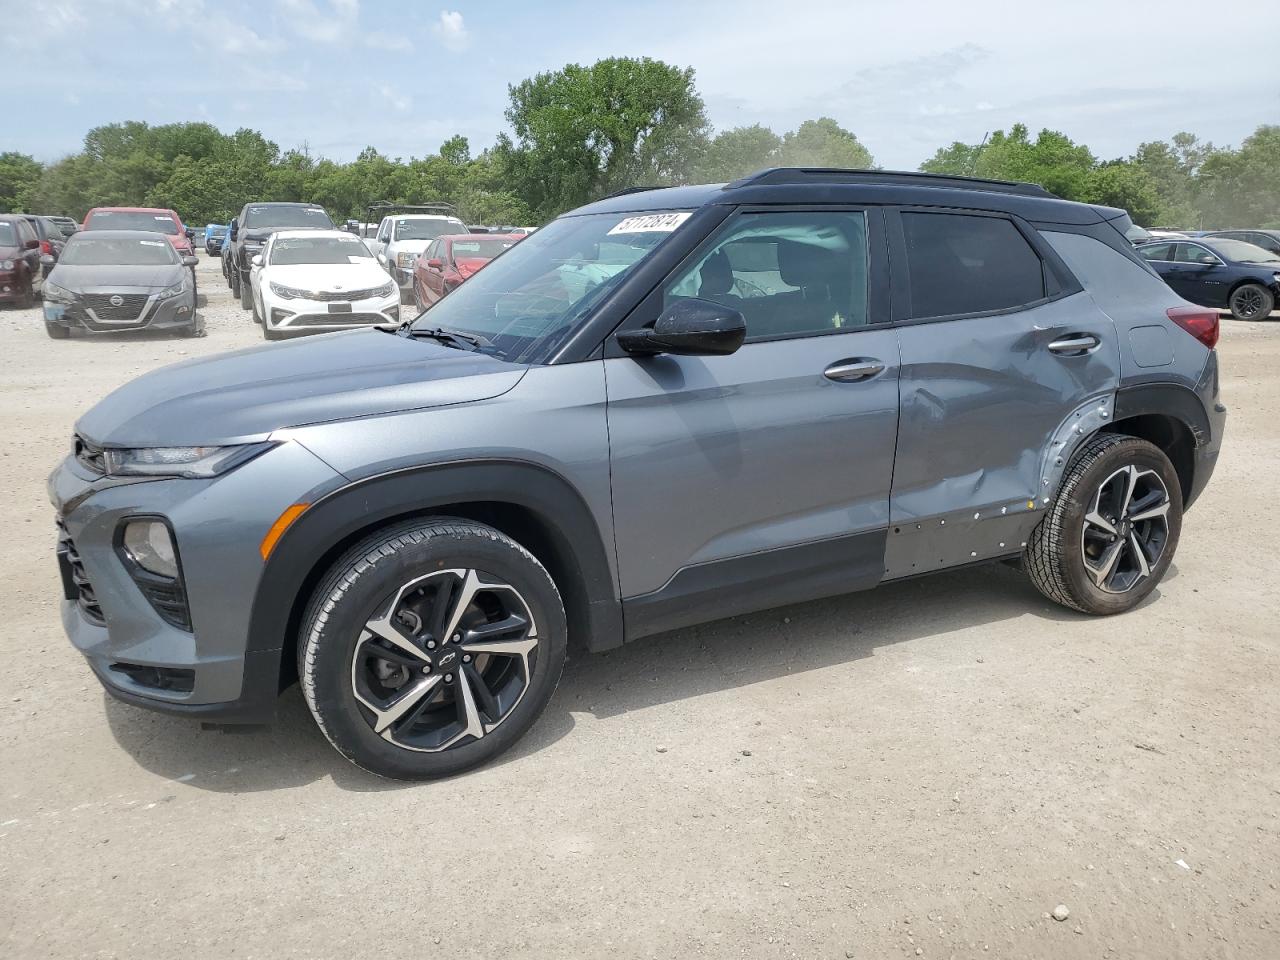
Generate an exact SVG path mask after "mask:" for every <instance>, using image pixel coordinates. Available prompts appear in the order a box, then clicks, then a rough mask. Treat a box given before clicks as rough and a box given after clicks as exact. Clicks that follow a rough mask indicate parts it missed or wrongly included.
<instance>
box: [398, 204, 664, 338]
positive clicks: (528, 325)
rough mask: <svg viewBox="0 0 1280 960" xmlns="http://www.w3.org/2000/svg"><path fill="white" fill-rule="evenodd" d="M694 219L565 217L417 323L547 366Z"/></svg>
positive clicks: (616, 215) (521, 244) (617, 215)
mask: <svg viewBox="0 0 1280 960" xmlns="http://www.w3.org/2000/svg"><path fill="white" fill-rule="evenodd" d="M688 218H689V213H688V212H663V213H659V214H635V213H594V214H588V215H586V216H578V217H562V218H561V219H559V220H556V221H555V222H553V223H551V224H548V225H547V226H545V227H543V228H542V229H541V230H539V231H538V232H537V233H533V234H530V235H529V236H528V237H526V238H525V239H524V240H521V241H520V242H519V243H517V244H515V246H513V247H512V248H511V250H510V251H509V252H508V253H507V254H506V255H505V256H503V257H499V258H498V259H497V260H495V261H494V262H493V263H492V264H490V265H489V266H487V267H485V269H483V270H481V271H480V272H479V273H477V274H476V275H475V276H474V277H472V278H471V279H470V280H468V281H466V282H465V283H463V284H462V285H461V286H459V287H458V288H457V289H456V290H454V291H453V292H452V293H451V294H449V296H447V297H444V298H443V299H441V300H438V301H437V302H436V303H435V304H434V305H433V306H432V307H431V308H430V309H429V310H427V311H426V312H424V313H423V314H422V315H421V316H420V317H419V318H418V319H417V320H415V321H414V323H413V326H414V328H415V329H419V330H430V329H432V328H435V327H443V328H445V329H446V330H455V331H460V332H462V333H468V334H472V335H474V336H479V337H483V338H484V341H485V342H484V343H483V344H482V346H481V347H480V349H481V350H483V351H484V352H486V353H492V354H494V355H495V356H499V357H502V358H503V359H504V360H510V361H513V362H520V363H542V362H543V361H544V360H545V359H546V358H547V357H549V356H550V355H551V353H552V351H554V350H555V348H556V347H557V346H558V345H559V344H560V343H562V342H563V341H564V339H565V337H567V336H568V334H569V333H570V332H572V331H573V330H574V329H575V328H576V327H577V325H578V324H579V323H580V322H581V321H582V320H583V319H585V317H586V316H587V314H588V313H589V312H590V310H591V308H592V307H594V306H595V305H596V304H597V303H599V302H600V300H601V299H603V298H604V296H605V295H606V294H607V293H609V292H610V291H612V290H613V289H614V288H616V287H617V285H618V284H619V283H621V282H622V280H623V278H624V277H626V276H627V275H628V274H629V273H630V272H631V271H632V270H633V269H635V266H636V264H637V263H639V262H640V261H641V260H643V259H644V258H645V257H646V256H648V255H649V254H650V253H652V252H653V250H654V249H655V248H656V247H657V246H658V245H659V244H660V243H662V241H664V240H666V239H667V238H668V237H669V236H671V234H672V232H673V231H675V230H676V229H677V228H678V227H679V226H680V225H681V224H682V223H684V221H685V220H687V219H688Z"/></svg>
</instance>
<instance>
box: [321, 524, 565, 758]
mask: <svg viewBox="0 0 1280 960" xmlns="http://www.w3.org/2000/svg"><path fill="white" fill-rule="evenodd" d="M566 634H567V627H566V623H565V614H564V607H563V604H562V603H561V600H560V594H559V591H558V590H557V589H556V585H555V583H554V582H553V581H552V579H551V577H550V575H549V574H548V573H547V571H546V570H545V569H544V568H543V566H542V564H540V563H539V562H538V561H537V560H536V559H535V558H534V557H533V555H532V554H530V553H529V552H528V551H527V550H525V549H524V548H523V547H521V546H520V545H519V544H518V543H516V542H515V541H514V540H512V539H511V538H509V537H507V536H506V535H504V534H502V533H500V532H498V531H497V530H494V529H493V528H492V527H487V526H484V525H482V524H478V523H473V522H470V521H466V520H453V519H447V518H441V519H436V520H426V521H423V520H415V521H410V522H406V523H404V524H401V525H398V526H395V527H391V528H388V529H387V530H385V531H383V532H381V533H378V534H376V535H374V536H372V537H370V538H369V539H367V540H365V541H364V542H363V543H361V544H359V545H358V546H357V547H355V548H354V549H353V550H351V551H350V552H349V553H348V554H347V555H346V556H344V557H343V558H342V559H340V560H339V561H338V562H337V563H336V564H335V565H334V567H333V568H332V570H331V571H330V573H329V575H328V576H327V577H326V579H325V580H324V581H323V582H322V583H321V585H320V586H319V588H318V589H317V590H316V592H315V594H314V595H313V597H312V599H311V603H310V605H309V607H308V610H307V613H306V616H305V618H304V621H303V627H302V633H301V636H300V643H299V664H298V673H299V676H300V677H301V679H302V690H303V694H304V696H305V698H306V701H307V705H308V706H309V707H310V709H311V713H312V715H313V716H314V717H315V719H316V722H317V723H318V724H319V725H320V729H321V730H322V731H324V734H325V736H326V737H328V739H329V742H330V743H332V744H333V745H334V747H336V748H337V750H338V751H339V752H340V753H341V754H342V755H343V756H345V757H346V758H347V759H348V760H350V761H351V762H352V763H355V764H356V765H358V766H360V767H363V768H364V769H366V770H369V771H372V772H373V773H377V774H379V775H381V776H385V777H394V778H397V779H404V780H426V779H432V778H435V777H442V776H448V775H450V774H454V773H458V772H460V771H462V770H466V769H468V768H470V767H474V766H476V765H477V764H481V763H484V762H486V761H488V760H491V759H493V758H494V757H496V756H497V755H498V754H500V753H502V752H503V751H504V750H506V749H507V748H508V747H510V746H511V745H512V744H514V743H515V742H516V741H517V740H518V739H520V737H521V736H523V734H524V733H525V732H526V731H527V730H528V729H529V728H530V727H531V726H532V725H533V723H534V721H535V720H536V719H537V718H538V716H539V715H540V714H541V713H542V711H543V709H544V708H545V707H546V705H547V702H548V701H549V700H550V699H551V695H552V693H553V692H554V691H555V687H556V684H557V682H558V681H559V679H560V672H561V669H562V668H563V665H564V658H565V649H566Z"/></svg>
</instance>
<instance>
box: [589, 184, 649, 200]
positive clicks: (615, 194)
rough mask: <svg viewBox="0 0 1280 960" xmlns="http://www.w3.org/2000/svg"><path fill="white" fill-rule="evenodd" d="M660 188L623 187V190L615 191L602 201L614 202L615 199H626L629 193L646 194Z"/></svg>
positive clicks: (602, 198)
mask: <svg viewBox="0 0 1280 960" xmlns="http://www.w3.org/2000/svg"><path fill="white" fill-rule="evenodd" d="M659 189H661V188H660V187H623V188H622V189H621V190H615V191H613V193H610V194H606V195H605V196H603V197H601V198H600V199H601V200H612V199H613V198H614V197H625V196H626V195H627V194H629V193H645V192H646V191H649V190H659Z"/></svg>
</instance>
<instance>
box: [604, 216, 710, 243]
mask: <svg viewBox="0 0 1280 960" xmlns="http://www.w3.org/2000/svg"><path fill="white" fill-rule="evenodd" d="M689 217H690V214H689V213H688V211H685V212H684V213H650V214H648V215H646V216H643V217H627V219H625V220H623V221H622V222H621V223H619V224H618V225H617V226H616V227H614V228H613V229H612V230H610V231H609V236H611V237H612V236H615V235H617V234H619V233H670V232H671V231H672V230H674V229H675V228H676V227H678V226H680V224H682V223H684V222H685V221H686V220H688V219H689Z"/></svg>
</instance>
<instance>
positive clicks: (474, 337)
mask: <svg viewBox="0 0 1280 960" xmlns="http://www.w3.org/2000/svg"><path fill="white" fill-rule="evenodd" d="M396 334H397V335H399V336H401V337H423V338H425V339H428V340H435V341H437V342H439V343H443V344H444V345H445V346H448V347H456V348H457V349H459V350H479V349H481V348H483V347H492V346H493V344H492V343H491V342H489V341H488V340H486V339H485V338H484V337H482V336H480V335H478V334H474V333H463V332H461V331H460V330H446V329H445V328H444V327H415V326H414V325H413V321H412V320H406V321H405V322H404V323H402V324H400V328H399V329H398V330H396Z"/></svg>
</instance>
